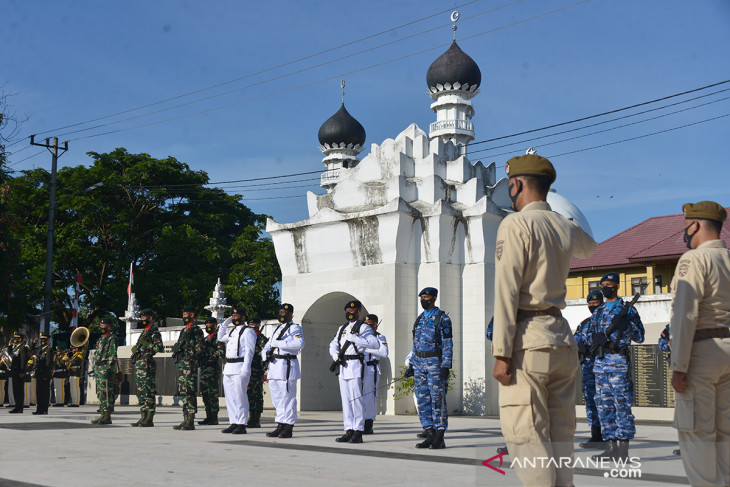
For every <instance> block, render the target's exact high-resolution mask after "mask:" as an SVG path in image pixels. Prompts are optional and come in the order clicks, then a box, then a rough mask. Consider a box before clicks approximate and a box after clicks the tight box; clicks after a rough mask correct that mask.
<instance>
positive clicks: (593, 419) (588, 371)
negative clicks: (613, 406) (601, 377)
mask: <svg viewBox="0 0 730 487" xmlns="http://www.w3.org/2000/svg"><path fill="white" fill-rule="evenodd" d="M593 360H594V359H592V358H587V359H585V362H584V363H583V365H581V372H582V376H583V399H585V402H586V418H587V419H588V426H590V427H591V428H597V427H599V426H601V422H600V421H599V420H598V409H596V375H595V374H594V373H593Z"/></svg>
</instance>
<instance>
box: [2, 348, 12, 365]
mask: <svg viewBox="0 0 730 487" xmlns="http://www.w3.org/2000/svg"><path fill="white" fill-rule="evenodd" d="M0 362H2V363H3V364H4V365H5V367H7V369H8V370H10V365H11V364H12V363H13V357H11V356H10V352H9V351H8V349H7V348H3V349H2V351H0Z"/></svg>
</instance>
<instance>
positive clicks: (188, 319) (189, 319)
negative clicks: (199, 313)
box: [183, 317, 193, 325]
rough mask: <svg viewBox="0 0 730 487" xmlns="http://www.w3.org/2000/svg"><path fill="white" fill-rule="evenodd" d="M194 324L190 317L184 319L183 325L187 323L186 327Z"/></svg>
mask: <svg viewBox="0 0 730 487" xmlns="http://www.w3.org/2000/svg"><path fill="white" fill-rule="evenodd" d="M192 322H193V319H192V318H190V317H187V318H183V323H185V324H186V325H189V324H190V323H192Z"/></svg>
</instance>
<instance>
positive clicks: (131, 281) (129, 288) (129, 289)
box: [127, 262, 134, 296]
mask: <svg viewBox="0 0 730 487" xmlns="http://www.w3.org/2000/svg"><path fill="white" fill-rule="evenodd" d="M133 266H134V263H133V262H131V263H130V264H129V284H127V296H129V295H130V294H132V284H134V267H133Z"/></svg>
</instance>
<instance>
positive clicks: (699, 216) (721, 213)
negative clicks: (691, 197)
mask: <svg viewBox="0 0 730 487" xmlns="http://www.w3.org/2000/svg"><path fill="white" fill-rule="evenodd" d="M682 211H683V212H684V217H685V218H688V219H693V220H695V219H696V220H713V221H716V222H720V223H722V222H724V221H725V220H727V211H726V210H725V208H723V207H722V205H720V204H718V203H715V202H714V201H700V202H699V203H685V204H684V205H683V206H682Z"/></svg>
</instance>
